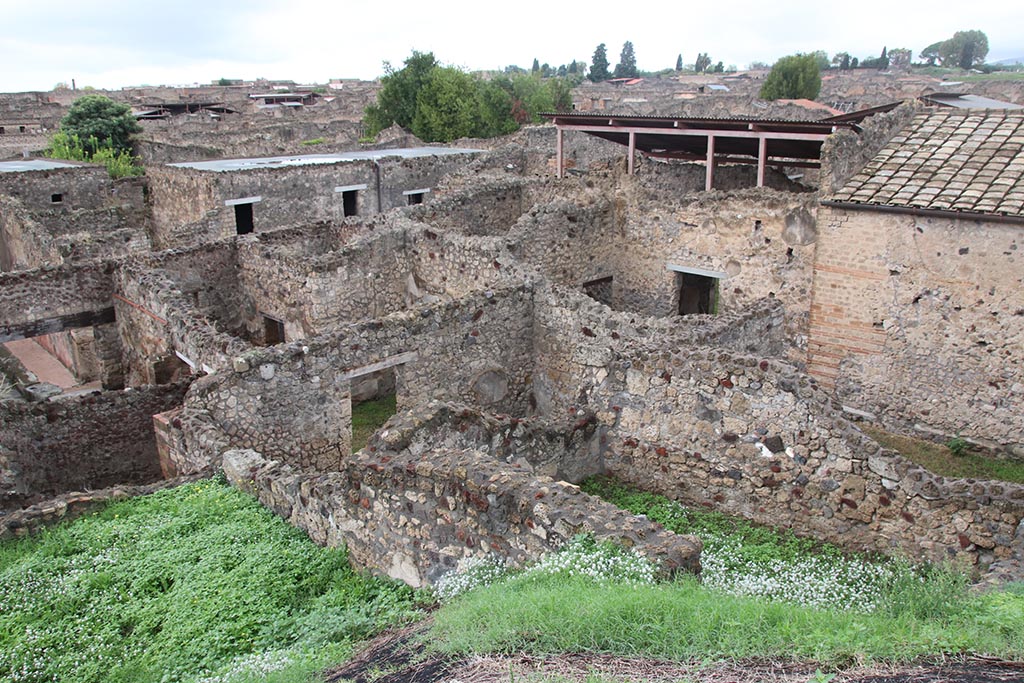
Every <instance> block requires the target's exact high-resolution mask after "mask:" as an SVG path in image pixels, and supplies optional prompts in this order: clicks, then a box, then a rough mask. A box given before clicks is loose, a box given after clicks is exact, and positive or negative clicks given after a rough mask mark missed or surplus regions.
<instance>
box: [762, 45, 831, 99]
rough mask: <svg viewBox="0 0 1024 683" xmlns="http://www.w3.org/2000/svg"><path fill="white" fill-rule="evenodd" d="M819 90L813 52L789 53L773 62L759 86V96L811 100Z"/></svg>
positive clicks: (819, 79)
mask: <svg viewBox="0 0 1024 683" xmlns="http://www.w3.org/2000/svg"><path fill="white" fill-rule="evenodd" d="M819 92H821V71H820V70H819V69H818V60H817V58H816V57H815V56H814V55H813V54H809V55H790V56H788V57H783V58H782V59H780V60H779V61H777V62H775V65H774V66H773V67H772V70H771V73H769V74H768V78H766V79H765V81H764V85H763V86H762V87H761V95H760V96H761V98H762V99H765V100H778V99H808V100H813V99H814V98H816V97H817V96H818V93H819Z"/></svg>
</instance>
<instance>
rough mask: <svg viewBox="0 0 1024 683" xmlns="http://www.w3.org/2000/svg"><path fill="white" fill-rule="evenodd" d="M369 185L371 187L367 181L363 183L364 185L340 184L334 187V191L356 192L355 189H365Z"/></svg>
mask: <svg viewBox="0 0 1024 683" xmlns="http://www.w3.org/2000/svg"><path fill="white" fill-rule="evenodd" d="M367 187H369V186H368V185H367V184H366V183H363V184H362V185H339V186H338V187H336V188H334V191H335V192H355V191H358V190H365V189H366V188H367Z"/></svg>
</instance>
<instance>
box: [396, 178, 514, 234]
mask: <svg viewBox="0 0 1024 683" xmlns="http://www.w3.org/2000/svg"><path fill="white" fill-rule="evenodd" d="M523 185H524V182H523V181H522V180H521V179H518V178H500V179H491V180H488V181H484V182H482V183H475V184H474V186H473V187H471V188H467V189H466V190H465V191H463V192H460V193H454V194H449V195H446V196H443V197H438V198H436V199H434V200H433V201H431V202H430V203H429V204H424V205H422V206H417V207H415V208H414V209H412V210H411V211H410V217H411V218H413V219H414V220H420V221H423V222H425V223H429V224H430V225H433V226H436V227H439V228H445V229H447V230H455V231H458V232H462V233H465V234H468V235H492V236H497V235H504V234H506V233H507V232H508V231H509V229H510V228H511V227H512V225H513V224H514V223H515V222H516V221H517V220H518V219H519V217H520V216H521V215H522V214H523V212H524V211H525V210H526V208H528V207H525V206H524V205H523V201H524V198H523V194H524V193H523Z"/></svg>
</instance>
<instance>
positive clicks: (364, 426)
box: [351, 367, 398, 453]
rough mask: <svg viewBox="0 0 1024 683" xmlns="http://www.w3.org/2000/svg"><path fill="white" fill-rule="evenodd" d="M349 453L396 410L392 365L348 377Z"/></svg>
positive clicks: (357, 449) (361, 446)
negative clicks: (349, 384)
mask: <svg viewBox="0 0 1024 683" xmlns="http://www.w3.org/2000/svg"><path fill="white" fill-rule="evenodd" d="M351 391H352V394H351V395H352V452H353V453H355V452H356V451H359V450H362V449H363V448H364V447H365V446H366V442H367V441H369V440H370V437H371V436H373V433H374V432H376V431H377V430H378V429H380V428H381V426H383V424H384V423H385V422H387V421H388V418H390V417H391V416H392V415H394V414H395V413H396V412H397V411H398V382H397V379H396V378H395V368H393V367H390V368H384V369H383V370H379V371H377V372H371V373H369V374H367V375H362V376H360V377H355V378H353V379H352V390H351Z"/></svg>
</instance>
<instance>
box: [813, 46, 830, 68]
mask: <svg viewBox="0 0 1024 683" xmlns="http://www.w3.org/2000/svg"><path fill="white" fill-rule="evenodd" d="M812 54H813V55H814V58H815V59H816V60H818V71H825V70H826V69H828V67H829V64H830V62H829V60H828V53H827V52H825V51H824V50H817V51H816V52H813V53H812Z"/></svg>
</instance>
